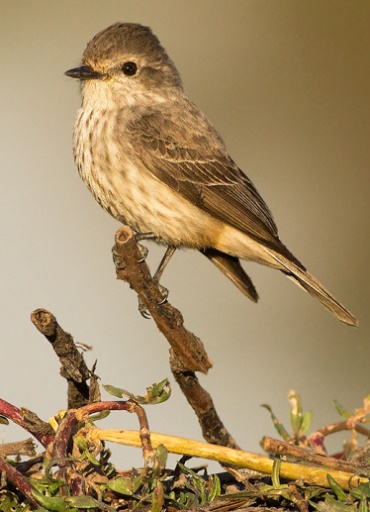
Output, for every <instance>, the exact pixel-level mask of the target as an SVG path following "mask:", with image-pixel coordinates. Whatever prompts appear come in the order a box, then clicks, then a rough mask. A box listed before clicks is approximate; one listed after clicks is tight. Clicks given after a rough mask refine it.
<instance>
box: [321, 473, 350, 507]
mask: <svg viewBox="0 0 370 512" xmlns="http://www.w3.org/2000/svg"><path fill="white" fill-rule="evenodd" d="M326 478H327V479H328V482H329V485H330V487H331V488H332V490H333V492H334V494H335V495H336V497H337V498H338V500H340V501H346V500H347V494H346V493H345V492H344V491H343V489H342V488H341V486H340V485H339V484H338V482H337V481H336V480H334V478H333V477H332V476H331V475H329V474H328V475H326Z"/></svg>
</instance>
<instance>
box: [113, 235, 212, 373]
mask: <svg viewBox="0 0 370 512" xmlns="http://www.w3.org/2000/svg"><path fill="white" fill-rule="evenodd" d="M115 242H116V243H115V246H114V248H113V252H114V256H115V265H116V273H117V278H118V279H122V280H123V281H127V282H128V283H129V284H130V286H131V287H132V288H133V289H134V290H135V292H136V293H137V294H138V296H139V299H140V300H141V302H142V304H143V305H144V306H145V307H146V308H147V310H148V311H149V312H150V314H151V316H152V318H153V320H154V321H155V323H156V324H157V327H158V329H159V330H160V331H161V332H162V334H163V335H164V336H165V337H166V339H167V340H168V342H169V344H170V345H171V347H172V349H173V350H174V352H175V353H176V355H177V356H178V357H179V359H180V360H181V361H182V363H183V364H184V366H185V367H186V368H187V369H189V370H192V371H200V372H203V373H207V371H208V370H209V369H210V368H211V367H212V363H211V361H210V360H209V359H208V356H207V353H206V351H205V349H204V347H203V344H202V342H201V341H200V340H199V338H197V337H196V336H195V335H194V334H193V333H191V332H190V331H188V330H187V329H185V327H184V325H183V322H184V321H183V317H182V315H181V313H180V311H178V310H177V309H175V308H174V307H173V306H171V304H169V303H168V302H167V301H164V300H163V296H162V294H161V292H160V289H159V287H158V283H156V282H155V280H153V278H152V276H151V275H150V272H149V268H148V265H147V264H146V263H145V261H143V257H142V253H141V251H140V248H139V245H138V244H137V242H136V240H135V236H134V234H133V232H132V230H131V229H130V228H129V227H127V226H123V227H122V228H121V229H119V230H118V231H117V233H116V238H115Z"/></svg>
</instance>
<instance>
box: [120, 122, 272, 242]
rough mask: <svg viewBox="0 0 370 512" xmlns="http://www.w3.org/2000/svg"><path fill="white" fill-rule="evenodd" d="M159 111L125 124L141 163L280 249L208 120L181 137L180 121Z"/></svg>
mask: <svg viewBox="0 0 370 512" xmlns="http://www.w3.org/2000/svg"><path fill="white" fill-rule="evenodd" d="M160 115H161V114H159V113H158V112H156V113H153V114H146V115H143V116H142V117H141V118H139V119H138V120H136V121H135V122H133V123H132V125H131V126H129V127H128V130H127V132H128V133H129V134H130V139H131V143H132V144H133V146H134V149H135V154H136V155H138V156H139V158H140V159H141V161H142V162H143V164H144V165H145V167H146V168H147V169H148V170H149V171H150V172H151V173H152V174H153V175H154V176H156V177H157V178H158V179H159V180H160V181H162V182H163V183H165V184H166V185H167V186H169V187H170V188H172V189H173V190H175V191H176V192H178V193H179V194H181V195H182V196H184V197H185V198H186V199H188V200H189V201H190V202H191V203H193V204H195V205H197V206H198V207H199V208H201V209H202V210H204V211H206V212H208V213H209V214H211V215H212V216H215V217H217V218H219V219H220V220H222V221H224V222H226V223H228V224H230V225H231V226H233V227H236V228H237V229H239V230H241V231H243V232H245V233H247V234H248V235H250V236H252V237H253V238H255V239H257V240H259V241H261V242H262V243H264V244H266V245H267V246H271V247H273V248H275V249H280V247H281V245H282V244H281V242H280V241H279V238H278V234H277V227H276V225H275V222H274V220H273V218H272V214H271V212H270V210H269V208H268V207H267V205H266V203H265V202H264V200H263V199H262V197H261V196H260V195H259V193H258V192H257V190H256V188H255V187H254V185H253V183H252V182H251V181H250V180H249V179H248V178H247V176H245V174H243V173H242V171H241V170H240V169H239V168H238V167H237V165H236V164H235V163H234V162H233V160H232V159H231V158H230V157H229V155H228V154H227V152H226V150H225V149H224V146H223V143H222V142H220V139H219V138H217V137H218V135H217V132H215V130H214V129H213V128H212V126H211V125H208V126H207V125H206V129H208V133H204V131H203V132H200V131H199V130H196V129H195V130H193V131H190V130H189V131H188V133H187V134H186V137H185V136H183V134H182V133H181V130H182V127H181V126H177V125H175V123H174V122H173V121H171V120H169V119H168V118H165V117H164V116H163V118H162V119H161V118H160V117H159V116H160ZM203 128H204V127H203ZM174 134H176V139H175V137H174ZM210 139H211V140H210ZM212 139H213V140H212ZM212 142H214V144H212Z"/></svg>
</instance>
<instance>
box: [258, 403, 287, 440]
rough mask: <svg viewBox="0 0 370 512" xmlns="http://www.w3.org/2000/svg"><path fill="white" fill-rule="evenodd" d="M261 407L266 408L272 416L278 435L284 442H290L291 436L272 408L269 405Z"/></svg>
mask: <svg viewBox="0 0 370 512" xmlns="http://www.w3.org/2000/svg"><path fill="white" fill-rule="evenodd" d="M261 407H264V408H265V409H267V410H268V411H269V413H270V415H271V419H272V421H273V423H274V427H275V429H276V430H277V432H278V434H279V435H280V436H281V437H282V438H283V439H284V441H288V440H289V439H291V435H290V434H289V433H288V431H287V430H286V428H285V427H284V425H283V424H282V423H281V421H280V420H279V419H278V418H277V417H276V416H275V414H274V413H273V411H272V408H271V406H270V405H269V404H261Z"/></svg>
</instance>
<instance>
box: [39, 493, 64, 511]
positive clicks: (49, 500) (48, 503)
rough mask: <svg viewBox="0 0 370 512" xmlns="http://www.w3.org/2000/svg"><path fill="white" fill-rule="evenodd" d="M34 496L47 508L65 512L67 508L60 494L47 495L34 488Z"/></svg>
mask: <svg viewBox="0 0 370 512" xmlns="http://www.w3.org/2000/svg"><path fill="white" fill-rule="evenodd" d="M32 494H33V497H34V498H35V499H36V500H37V501H38V502H39V503H40V505H42V506H43V507H44V508H46V509H47V510H55V511H56V512H64V511H65V510H66V508H67V506H66V503H65V501H64V499H63V498H60V497H59V496H45V495H44V494H42V493H41V492H38V491H36V490H32Z"/></svg>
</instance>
